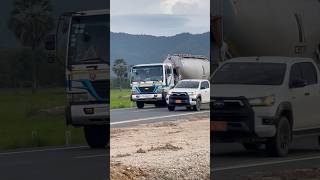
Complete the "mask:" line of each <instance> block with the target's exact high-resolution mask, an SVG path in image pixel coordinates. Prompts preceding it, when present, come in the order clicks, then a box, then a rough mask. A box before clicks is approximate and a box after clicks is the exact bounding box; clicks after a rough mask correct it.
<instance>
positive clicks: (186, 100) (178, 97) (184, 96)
mask: <svg viewBox="0 0 320 180" xmlns="http://www.w3.org/2000/svg"><path fill="white" fill-rule="evenodd" d="M176 100H181V103H182V104H188V103H189V95H188V94H187V93H185V92H179V93H176V92H174V93H172V94H171V95H170V97H169V102H170V104H174V103H175V101H176Z"/></svg>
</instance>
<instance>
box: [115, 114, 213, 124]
mask: <svg viewBox="0 0 320 180" xmlns="http://www.w3.org/2000/svg"><path fill="white" fill-rule="evenodd" d="M207 112H210V111H201V112H192V113H183V114H173V115H167V116H156V117H149V118H141V119H132V120H127V121H120V122H112V123H110V125H117V124H126V123H132V122H140V121H150V120H154V119H163V118H170V117H177V116H187V115H193V114H202V113H207Z"/></svg>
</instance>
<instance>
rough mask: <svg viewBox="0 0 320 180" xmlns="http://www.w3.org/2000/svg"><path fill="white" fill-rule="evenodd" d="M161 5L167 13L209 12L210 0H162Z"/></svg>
mask: <svg viewBox="0 0 320 180" xmlns="http://www.w3.org/2000/svg"><path fill="white" fill-rule="evenodd" d="M161 5H162V9H163V10H164V11H165V13H167V14H199V15H200V14H209V13H210V0H163V1H161Z"/></svg>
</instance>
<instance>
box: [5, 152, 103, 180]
mask: <svg viewBox="0 0 320 180" xmlns="http://www.w3.org/2000/svg"><path fill="white" fill-rule="evenodd" d="M108 161H109V160H108V156H107V151H106V150H92V149H89V148H88V147H86V146H77V147H68V148H66V147H58V148H38V149H23V150H22V149H21V150H18V151H2V152H0V179H3V180H22V179H30V180H31V179H32V180H44V179H45V180H58V179H59V180H70V179H76V180H88V179H90V180H107V176H108V175H107V169H108Z"/></svg>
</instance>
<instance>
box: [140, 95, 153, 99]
mask: <svg viewBox="0 0 320 180" xmlns="http://www.w3.org/2000/svg"><path fill="white" fill-rule="evenodd" d="M140 98H141V99H144V98H153V94H141V95H140Z"/></svg>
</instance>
